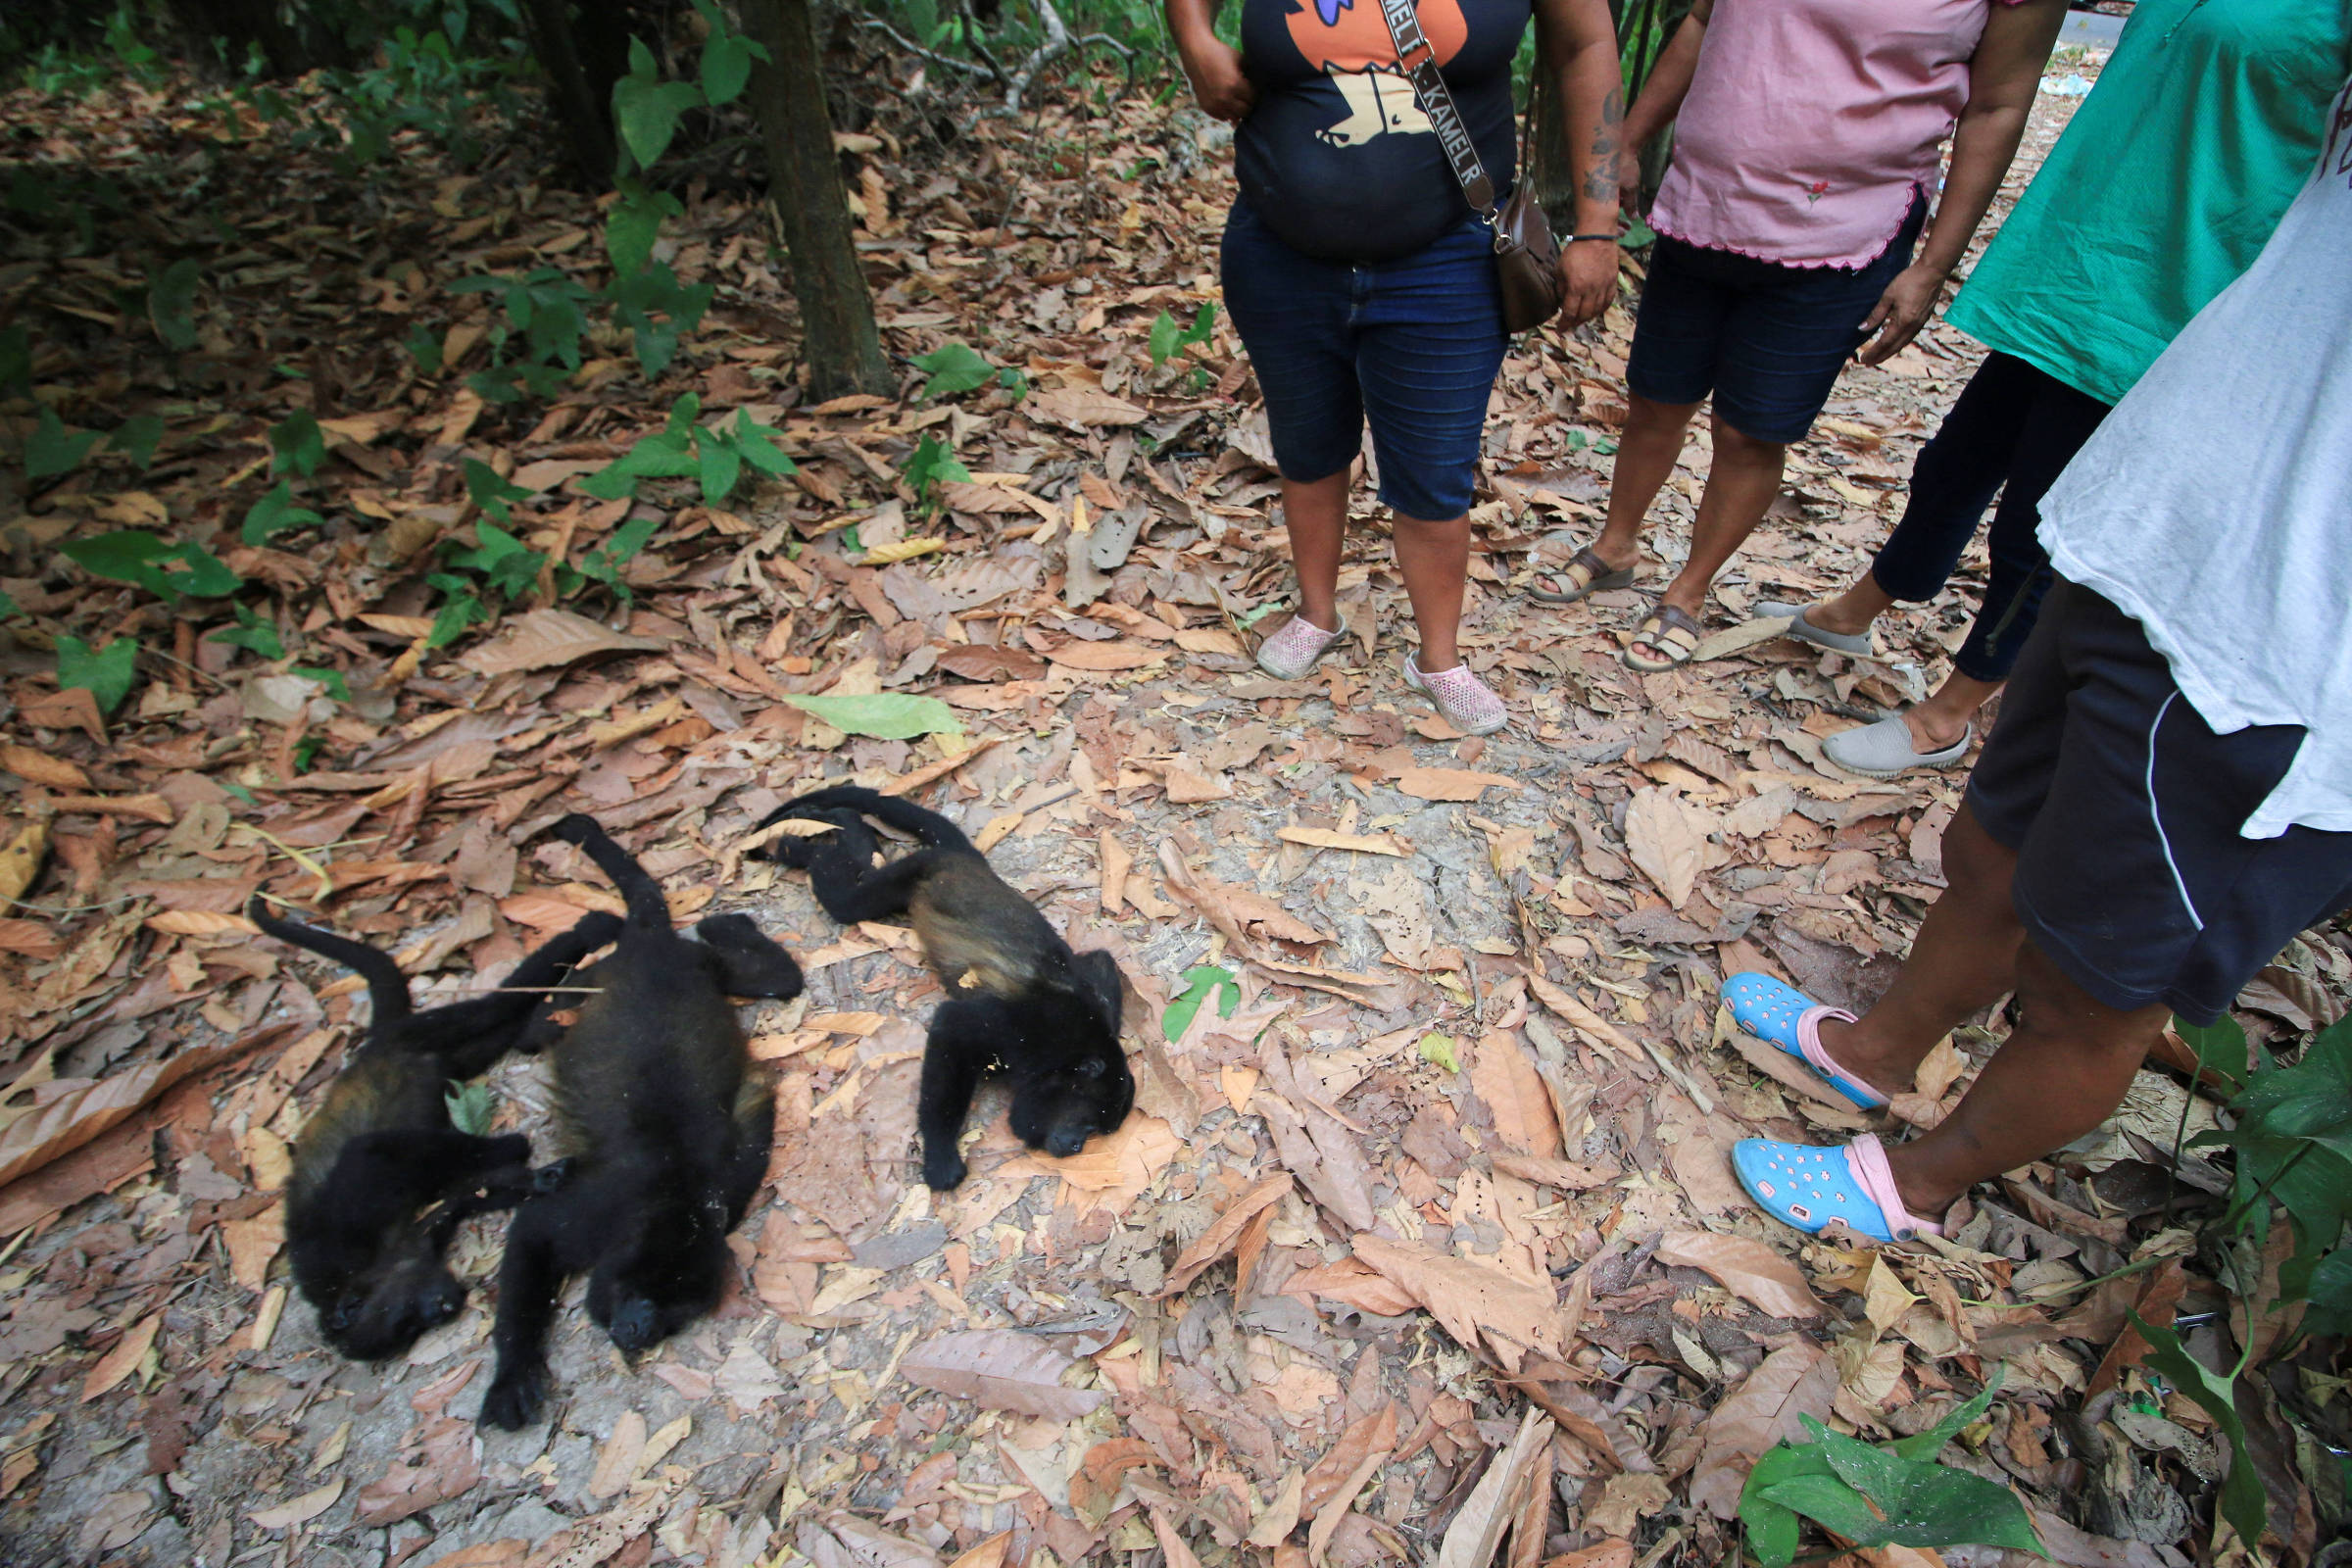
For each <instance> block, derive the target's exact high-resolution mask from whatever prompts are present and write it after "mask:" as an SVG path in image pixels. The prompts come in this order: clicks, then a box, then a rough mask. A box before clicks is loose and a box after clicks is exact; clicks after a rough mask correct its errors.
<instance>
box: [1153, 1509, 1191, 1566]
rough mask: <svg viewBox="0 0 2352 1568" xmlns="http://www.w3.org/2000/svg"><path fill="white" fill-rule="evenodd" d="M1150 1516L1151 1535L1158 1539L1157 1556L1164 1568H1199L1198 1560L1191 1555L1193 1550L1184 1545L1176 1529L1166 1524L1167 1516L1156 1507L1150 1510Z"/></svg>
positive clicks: (1182, 1538)
mask: <svg viewBox="0 0 2352 1568" xmlns="http://www.w3.org/2000/svg"><path fill="white" fill-rule="evenodd" d="M1151 1514H1152V1534H1153V1535H1154V1536H1157V1537H1158V1538H1159V1554H1160V1556H1161V1558H1162V1559H1163V1560H1164V1561H1165V1564H1166V1568H1201V1559H1200V1558H1199V1557H1197V1556H1195V1555H1193V1548H1192V1547H1191V1546H1189V1545H1187V1544H1185V1540H1184V1537H1182V1536H1180V1535H1178V1534H1177V1533H1176V1527H1175V1526H1174V1525H1172V1524H1170V1523H1168V1516H1167V1515H1166V1514H1164V1513H1162V1512H1160V1511H1159V1509H1158V1508H1156V1507H1154V1508H1152V1510H1151Z"/></svg>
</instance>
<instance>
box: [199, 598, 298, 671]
mask: <svg viewBox="0 0 2352 1568" xmlns="http://www.w3.org/2000/svg"><path fill="white" fill-rule="evenodd" d="M229 608H230V609H231V610H233V611H235V612H236V616H237V623H236V624H235V625H234V626H223V627H221V629H220V630H219V631H216V632H212V633H209V634H208V635H207V636H206V637H205V639H204V640H205V641H206V642H208V643H225V644H227V645H228V646H229V647H231V648H242V649H244V650H246V651H247V652H248V653H255V654H259V655H261V656H262V657H263V658H264V659H283V658H285V657H286V645H285V643H284V642H283V641H282V640H281V639H280V638H279V637H278V635H277V623H276V622H275V621H272V620H270V619H268V618H267V617H265V616H263V615H261V614H258V613H255V612H253V611H251V610H248V609H246V608H245V607H244V606H243V605H231V606H230V607H229Z"/></svg>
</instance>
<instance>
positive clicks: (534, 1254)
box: [481, 1190, 592, 1432]
mask: <svg viewBox="0 0 2352 1568" xmlns="http://www.w3.org/2000/svg"><path fill="white" fill-rule="evenodd" d="M591 1219H592V1216H591V1214H590V1213H589V1212H588V1211H587V1209H586V1207H585V1206H584V1205H583V1204H582V1202H581V1201H580V1194H579V1193H578V1192H577V1191H576V1190H571V1191H566V1192H564V1193H559V1194H556V1195H555V1196H553V1197H549V1198H534V1199H532V1200H531V1201H529V1202H527V1203H525V1204H523V1205H522V1207H521V1208H519V1209H517V1210H516V1211H515V1223H514V1224H512V1225H510V1226H508V1227H507V1255H506V1256H505V1258H504V1259H502V1260H501V1261H500V1263H499V1268H498V1319H497V1322H496V1324H495V1325H494V1326H493V1327H492V1329H491V1334H490V1340H491V1344H492V1345H493V1346H494V1347H495V1348H496V1349H497V1351H498V1375H497V1376H496V1377H494V1378H493V1379H492V1380H491V1382H490V1392H489V1393H488V1394H487V1395H485V1396H484V1397H483V1398H482V1415H481V1418H482V1419H483V1420H484V1421H487V1422H489V1423H490V1424H491V1425H492V1426H494V1427H503V1428H505V1429H506V1430H507V1431H509V1432H514V1431H516V1430H518V1429H520V1428H522V1427H526V1426H528V1425H530V1424H531V1423H532V1422H533V1421H535V1420H537V1419H538V1417H539V1411H540V1408H541V1406H543V1405H544V1404H545V1403H546V1402H547V1335H548V1330H549V1329H550V1328H551V1327H552V1326H553V1324H554V1322H555V1316H556V1304H557V1297H558V1293H559V1292H560V1291H561V1290H562V1289H563V1285H564V1276H565V1275H567V1274H570V1273H574V1272H576V1268H575V1267H573V1266H567V1265H572V1264H575V1263H576V1261H577V1260H576V1259H573V1258H570V1257H567V1256H566V1255H565V1254H566V1253H567V1252H569V1251H570V1250H571V1248H569V1247H567V1246H566V1242H567V1241H568V1240H569V1236H568V1234H567V1233H570V1232H572V1231H574V1230H576V1229H577V1228H578V1227H580V1226H581V1225H582V1224H584V1223H586V1222H588V1221H590V1220H591Z"/></svg>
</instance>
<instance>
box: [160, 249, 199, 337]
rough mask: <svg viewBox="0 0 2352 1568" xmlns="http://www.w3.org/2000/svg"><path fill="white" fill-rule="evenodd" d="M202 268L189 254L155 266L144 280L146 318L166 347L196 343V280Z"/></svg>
mask: <svg viewBox="0 0 2352 1568" xmlns="http://www.w3.org/2000/svg"><path fill="white" fill-rule="evenodd" d="M202 275H203V269H202V268H201V267H199V266H198V265H197V263H196V259H195V258H194V257H192V256H183V257H181V258H180V259H179V260H178V261H176V262H173V263H172V265H171V266H169V267H163V268H158V269H157V270H156V271H155V273H154V275H153V276H151V277H150V278H148V280H147V319H148V322H149V323H150V324H151V325H153V326H154V328H155V335H156V336H157V337H159V338H162V339H163V340H164V344H165V346H166V347H168V348H172V349H177V350H178V351H180V352H181V353H183V354H184V353H186V352H187V351H188V350H189V349H192V348H194V347H195V346H196V283H197V280H198V279H199V278H200V277H201V276H202Z"/></svg>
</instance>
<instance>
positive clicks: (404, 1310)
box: [319, 1257, 466, 1361]
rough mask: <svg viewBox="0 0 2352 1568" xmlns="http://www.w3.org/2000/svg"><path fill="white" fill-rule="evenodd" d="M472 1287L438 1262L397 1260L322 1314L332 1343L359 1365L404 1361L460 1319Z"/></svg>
mask: <svg viewBox="0 0 2352 1568" xmlns="http://www.w3.org/2000/svg"><path fill="white" fill-rule="evenodd" d="M465 1305H466V1287H465V1286H463V1285H460V1284H459V1283H458V1281H457V1278H456V1276H454V1275H452V1274H451V1273H450V1272H449V1270H448V1269H447V1268H445V1267H443V1266H442V1264H441V1261H440V1260H439V1259H438V1258H434V1257H393V1258H390V1259H387V1260H385V1261H384V1262H382V1263H381V1264H379V1265H378V1267H377V1268H376V1269H375V1270H373V1271H371V1272H369V1273H368V1274H363V1275H360V1276H359V1277H358V1278H356V1279H354V1280H352V1281H350V1282H349V1283H348V1284H347V1285H346V1286H344V1288H343V1289H341V1290H339V1291H337V1292H335V1293H333V1294H332V1295H330V1296H329V1297H328V1298H327V1299H326V1300H325V1301H324V1302H323V1303H321V1305H320V1306H319V1329H320V1331H321V1332H322V1333H323V1334H324V1335H325V1336H326V1341H327V1343H328V1344H329V1345H332V1346H333V1347H334V1348H336V1349H337V1350H340V1351H341V1352H342V1353H343V1354H345V1355H347V1356H350V1357H351V1358H352V1359H353V1360H355V1361H381V1360H384V1359H385V1358H387V1357H389V1356H395V1355H399V1354H400V1353H402V1352H403V1351H405V1350H407V1349H408V1348H409V1347H410V1346H412V1345H414V1344H416V1343H417V1340H418V1339H420V1338H421V1337H422V1336H424V1335H425V1334H427V1333H429V1332H430V1331H431V1330H433V1329H437V1328H439V1327H440V1326H441V1325H442V1324H444V1323H447V1322H448V1321H450V1319H452V1318H454V1317H456V1316H457V1315H458V1313H459V1311H460V1310H461V1309H462V1308H463V1307H464V1306H465Z"/></svg>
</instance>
